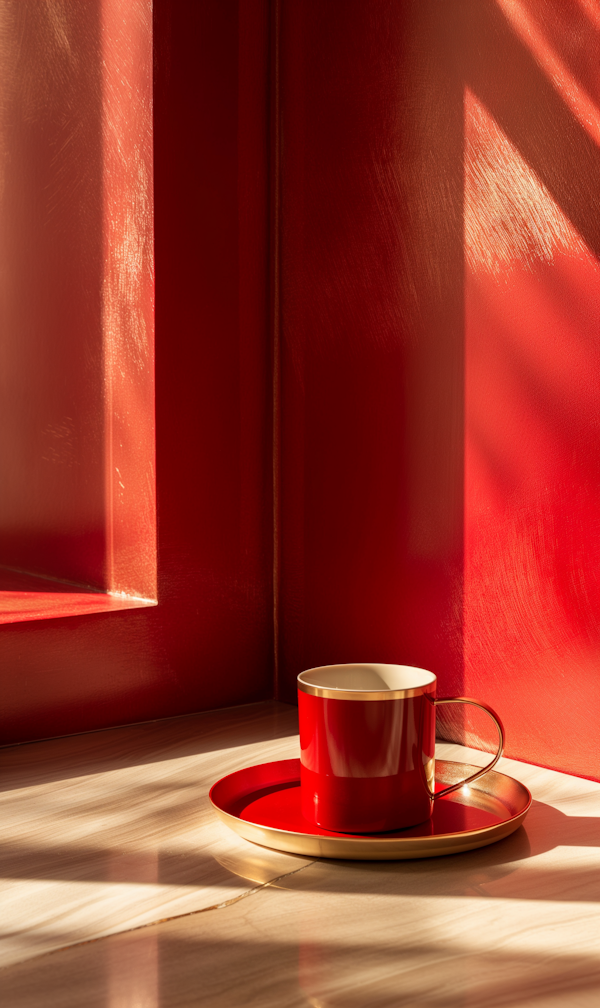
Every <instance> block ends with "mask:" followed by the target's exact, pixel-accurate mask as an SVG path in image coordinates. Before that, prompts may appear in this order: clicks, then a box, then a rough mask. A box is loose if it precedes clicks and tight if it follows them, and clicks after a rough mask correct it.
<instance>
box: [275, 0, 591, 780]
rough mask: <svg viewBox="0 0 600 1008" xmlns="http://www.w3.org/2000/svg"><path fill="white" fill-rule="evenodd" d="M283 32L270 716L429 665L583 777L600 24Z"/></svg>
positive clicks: (477, 0) (470, 11)
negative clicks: (276, 556) (334, 678)
mask: <svg viewBox="0 0 600 1008" xmlns="http://www.w3.org/2000/svg"><path fill="white" fill-rule="evenodd" d="M280 6H281V52H280V79H281V100H280V107H281V121H280V125H279V130H280V147H281V153H280V160H281V199H280V209H279V213H280V228H281V257H280V263H279V269H280V291H281V297H280V300H281V325H280V329H279V340H280V356H281V391H280V403H281V406H280V414H281V442H280V452H279V488H280V511H279V513H280V518H279V521H280V527H281V533H280V544H281V545H280V557H281V559H280V566H281V578H280V593H279V599H278V603H279V624H280V639H279V659H280V678H281V695H282V696H283V697H285V698H289V699H291V698H292V696H293V688H294V677H295V675H296V673H297V672H298V671H299V670H300V669H301V668H304V667H307V666H310V665H313V664H321V663H325V662H343V661H353V660H358V659H360V660H367V659H369V660H377V661H390V662H395V661H398V662H409V663H414V664H418V665H423V666H425V667H428V668H431V669H433V670H434V671H435V672H436V674H437V675H438V676H439V679H440V687H441V689H440V692H441V693H442V694H456V693H463V694H464V693H466V694H467V695H468V694H470V695H474V696H479V697H481V698H482V699H487V700H488V701H489V702H490V703H492V704H493V705H494V706H495V707H496V708H497V709H498V711H499V713H500V714H501V716H502V718H503V719H504V721H505V724H506V729H507V737H508V744H507V752H508V754H509V755H512V756H515V757H518V758H522V759H525V760H530V761H532V762H539V763H542V764H545V765H547V766H552V767H556V768H558V769H562V770H566V771H570V772H573V773H577V774H581V775H583V776H589V777H595V778H597V775H598V767H597V765H596V762H595V761H594V759H592V756H591V754H592V753H593V752H595V751H596V749H597V726H598V718H599V714H600V690H599V676H598V653H599V644H600V638H599V635H598V625H599V621H598V613H599V609H600V582H599V576H598V571H599V570H600V565H599V563H598V557H597V553H598V549H599V546H600V536H599V533H598V520H597V515H598V513H599V510H600V508H599V505H600V483H599V476H598V474H599V472H600V465H599V463H600V449H599V441H598V410H597V403H596V400H597V390H598V384H599V383H598V379H599V377H600V373H599V365H600V358H599V356H598V347H597V342H598V340H597V335H598V319H599V316H600V286H599V280H600V269H599V264H598V254H599V252H600V242H599V235H600V232H599V227H598V220H599V216H598V199H599V194H600V185H599V183H600V160H599V156H598V140H599V137H600V118H599V115H598V98H599V91H600V88H599V79H598V69H597V61H595V57H594V53H597V51H598V31H599V27H600V25H599V23H598V20H597V18H596V20H595V21H594V20H593V19H592V18H591V17H590V13H589V11H588V12H587V13H586V12H585V11H584V9H583V5H565V4H563V3H562V2H560V0H545V2H544V3H541V4H540V3H539V2H537V0H535V2H534V0H530V2H523V3H520V4H517V3H514V2H512V0H501V2H500V3H495V2H492V0H463V2H459V3H455V4H440V3H439V2H437V0H414V2H413V0H407V2H405V3H402V4H398V3H395V2H387V0H378V2H376V3H367V2H364V0H343V2H341V0H340V2H334V0H330V2H329V3H327V4H322V3H319V2H318V0H305V2H303V3H296V2H293V0H283V2H282V3H281V5H280ZM567 8H568V9H567ZM463 727H466V729H467V732H466V736H465V735H463V734H462V729H461V726H460V724H459V725H457V724H455V725H454V727H453V728H452V729H451V733H453V734H454V735H455V736H456V735H459V736H461V737H466V739H467V741H473V742H475V743H477V741H478V740H479V738H485V737H486V735H487V733H486V732H485V731H484V729H483V727H482V726H479V724H478V723H477V724H476V723H470V722H469V723H467V725H466V726H463Z"/></svg>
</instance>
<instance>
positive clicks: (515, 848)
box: [0, 703, 600, 1008]
mask: <svg viewBox="0 0 600 1008" xmlns="http://www.w3.org/2000/svg"><path fill="white" fill-rule="evenodd" d="M296 732H297V724H296V711H295V709H294V708H292V707H288V706H286V705H284V704H276V703H265V704H255V705H250V706H247V707H240V708H235V709H234V710H230V711H217V712H214V713H210V714H203V715H193V716H189V717H183V718H177V719H171V720H167V721H162V722H154V723H151V724H145V725H137V726H132V727H127V728H119V729H112V730H110V731H103V732H96V733H93V734H89V735H81V736H75V737H71V738H66V739H56V740H52V741H47V742H38V743H33V744H30V745H23V746H14V747H12V748H7V749H3V750H0V779H1V780H2V788H1V790H0V803H1V809H0V815H1V821H2V824H3V832H2V838H1V840H0V889H1V893H0V906H1V907H2V911H1V914H0V967H1V968H0V1004H1V1005H2V1008H38V1006H40V1008H81V1006H86V1008H175V1006H188V1005H189V1006H192V1005H193V1006H195V1005H204V1006H207V1008H212V1006H214V1008H238V1006H242V1005H243V1006H246V1005H248V1006H256V1008H296V1006H297V1008H301V1006H313V1008H400V1006H406V1008H500V1006H511V1008H526V1006H527V1008H529V1006H530V1008H592V1006H594V1008H597V1006H598V1005H599V1004H600V784H595V783H592V782H590V781H586V780H582V779H580V778H575V777H569V776H567V775H564V774H559V773H555V772H553V771H550V770H544V769H540V768H538V767H533V766H529V765H527V764H523V763H517V762H515V761H512V760H502V762H501V764H500V766H499V767H498V769H500V770H501V771H503V772H505V773H509V774H512V775H513V776H514V777H517V778H518V779H520V780H522V781H523V783H525V784H526V785H527V786H528V787H529V789H530V790H531V791H532V794H533V797H534V804H533V806H532V809H531V811H530V813H529V815H528V817H527V819H526V820H525V824H524V826H523V827H521V828H520V829H519V830H518V831H517V832H516V833H514V834H513V835H512V836H510V837H508V838H507V839H506V840H503V841H501V842H499V843H497V844H494V845H492V846H489V847H485V848H482V849H480V850H476V851H471V852H468V853H466V854H459V855H451V856H447V857H442V858H435V859H424V860H420V861H398V862H394V861H387V862H348V861H345V862H344V861H326V860H316V859H306V858H300V857H297V856H294V855H289V854H281V853H277V852H275V851H269V850H267V849H265V848H262V847H257V846H254V845H252V844H250V843H249V842H247V841H244V840H242V839H240V838H238V837H237V836H236V835H235V834H233V833H231V832H230V831H229V830H228V829H227V827H226V826H224V825H222V824H221V823H220V822H219V821H218V820H217V819H216V817H215V816H214V814H213V812H212V810H211V807H210V805H209V804H208V800H207V792H208V789H209V787H210V785H211V784H212V783H213V781H214V780H216V779H217V778H218V777H221V776H222V775H223V774H225V773H228V772H231V771H232V770H234V769H237V768H239V767H243V766H247V765H250V764H252V763H257V762H265V761H267V760H272V759H285V758H289V757H292V756H296V755H297V754H298V740H297V735H296ZM439 755H440V756H445V757H446V758H454V759H463V760H464V761H467V762H480V763H482V762H484V761H485V760H486V757H485V756H483V754H479V753H473V750H465V749H463V748H461V747H459V746H450V745H444V746H441V747H440V750H439Z"/></svg>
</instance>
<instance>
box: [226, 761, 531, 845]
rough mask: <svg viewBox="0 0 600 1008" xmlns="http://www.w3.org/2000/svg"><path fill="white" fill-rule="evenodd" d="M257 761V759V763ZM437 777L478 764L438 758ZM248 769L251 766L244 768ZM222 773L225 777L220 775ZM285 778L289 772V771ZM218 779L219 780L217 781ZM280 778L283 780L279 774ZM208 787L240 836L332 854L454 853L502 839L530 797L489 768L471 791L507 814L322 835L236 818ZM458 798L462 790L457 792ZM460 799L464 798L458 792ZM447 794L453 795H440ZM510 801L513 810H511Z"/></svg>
mask: <svg viewBox="0 0 600 1008" xmlns="http://www.w3.org/2000/svg"><path fill="white" fill-rule="evenodd" d="M291 762H293V761H291V760H275V761H272V762H271V763H267V764H263V766H269V765H272V766H273V767H275V766H277V765H278V764H279V765H281V764H288V765H289V764H290V763H291ZM259 765H260V764H259ZM435 768H436V780H437V781H439V783H441V784H453V783H456V781H458V780H460V779H462V778H464V777H468V776H469V775H470V774H471V773H474V772H475V770H476V769H477V767H476V766H474V765H472V764H469V763H462V762H458V761H455V760H436V764H435ZM244 769H245V770H246V771H248V770H251V769H253V767H246V768H244ZM243 772H244V770H238V771H235V772H234V774H228V775H227V777H233V776H234V775H235V774H242V773H243ZM222 779H223V778H222ZM288 781H289V776H288ZM218 783H220V782H217V784H218ZM281 783H282V784H283V783H284V780H283V778H282V779H281ZM215 787H216V785H214V787H213V789H211V795H210V801H211V804H212V806H213V808H214V809H215V812H216V814H217V815H218V817H219V819H220V820H221V821H222V822H223V823H225V825H226V826H228V827H229V828H230V829H232V830H233V831H234V832H235V833H237V834H238V836H241V837H243V838H244V839H245V840H249V841H251V842H252V843H255V844H258V845H260V846H261V847H268V848H270V849H272V850H278V851H283V852H285V853H288V854H299V855H302V856H304V857H317V858H333V859H336V860H352V861H356V860H361V861H367V860H368V861H378V860H390V861H391V860H413V859H416V858H426V857H441V856H443V855H445V854H458V853H463V852H466V851H468V850H475V849H476V848H478V847H485V846H487V845H488V844H492V843H496V842H498V841H499V840H503V839H505V838H506V837H507V836H510V834H511V833H514V832H515V830H517V829H518V828H519V826H520V825H521V823H522V822H523V820H524V819H525V816H526V815H527V813H528V811H529V809H530V807H531V802H532V796H531V793H530V792H529V790H528V788H526V787H525V785H524V784H522V783H521V782H520V781H518V780H516V779H515V778H514V777H510V776H509V775H508V774H503V773H501V772H499V771H497V770H490V771H488V773H486V774H485V775H484V776H482V777H480V778H478V779H477V780H476V781H473V782H472V783H471V784H470V785H469V794H473V793H474V794H475V796H476V797H477V796H482V797H484V796H485V797H487V798H488V799H489V798H491V799H493V800H494V801H495V802H498V803H499V804H500V805H502V806H503V807H504V808H506V811H507V817H506V819H503V820H501V821H500V822H498V823H494V824H493V825H491V826H483V827H479V828H477V829H472V830H464V831H459V832H455V833H440V834H437V835H430V836H425V837H415V836H412V837H401V836H398V835H395V836H393V837H390V836H389V835H385V834H383V835H379V836H377V835H373V834H371V835H365V836H364V837H363V836H356V835H342V834H336V835H333V836H325V835H322V834H316V833H299V832H297V831H295V830H285V829H282V828H280V827H276V826H262V825H260V824H259V823H251V822H248V821H246V820H245V819H240V818H238V817H237V816H235V815H233V814H232V813H230V812H227V811H226V810H225V809H223V808H221V807H220V806H219V804H218V803H217V801H216V800H215V798H214V797H213V792H214V788H215ZM455 794H456V795H457V798H458V797H459V796H461V792H460V791H458V792H455ZM462 798H463V801H462V802H461V804H470V803H469V802H465V801H464V798H465V795H464V794H463V795H462ZM444 800H451V799H444ZM511 807H512V814H511Z"/></svg>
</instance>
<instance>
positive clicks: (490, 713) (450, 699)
mask: <svg viewBox="0 0 600 1008" xmlns="http://www.w3.org/2000/svg"><path fill="white" fill-rule="evenodd" d="M434 703H435V705H436V707H437V706H438V705H439V704H451V703H467V704H472V705H473V707H479V709H480V710H482V711H485V713H486V714H487V715H488V716H489V717H491V719H492V721H493V722H494V724H495V725H496V728H497V729H498V752H497V753H496V755H495V756H494V758H493V760H492V761H491V763H487V764H486V766H484V767H481V769H480V770H478V771H477V773H474V774H471V776H470V777H466V778H465V780H461V781H459V782H458V784H451V785H450V787H447V788H444V789H443V791H437V792H436V793H435V794H432V795H431V797H432V798H443V796H444V795H447V794H450V793H451V792H452V791H458V789H459V788H461V787H464V786H465V784H470V783H471V781H474V780H477V778H478V777H483V775H484V774H485V773H487V772H488V770H491V769H492V767H495V766H496V763H497V762H498V760H499V759H500V757H501V756H502V751H503V749H504V728H503V727H502V722H501V720H500V718H499V717H498V715H497V714H496V712H495V711H493V710H492V708H491V707H488V706H487V704H484V703H480V701H479V700H469V698H468V697H442V698H441V699H440V700H434Z"/></svg>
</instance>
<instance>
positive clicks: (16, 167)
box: [0, 0, 156, 599]
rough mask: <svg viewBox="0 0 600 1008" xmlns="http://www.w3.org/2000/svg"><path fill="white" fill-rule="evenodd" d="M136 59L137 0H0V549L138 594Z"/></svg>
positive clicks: (28, 563) (141, 12)
mask: <svg viewBox="0 0 600 1008" xmlns="http://www.w3.org/2000/svg"><path fill="white" fill-rule="evenodd" d="M125 8H126V17H124V10H125ZM151 75H152V37H151V5H150V4H149V3H148V2H147V0H134V2H133V3H127V4H124V3H123V0H102V2H100V0H86V2H82V3H77V4H64V3H63V2H62V0H48V2H47V3H44V4H23V3H20V2H19V0H6V2H4V3H3V4H2V8H1V10H0V92H1V97H0V215H1V219H2V228H1V233H0V326H1V328H2V341H1V345H0V475H1V479H2V495H1V499H0V564H2V565H3V566H6V567H10V568H16V569H17V570H18V571H20V572H23V571H27V572H29V573H31V574H34V575H41V576H47V577H51V578H56V579H59V580H63V581H67V582H71V583H73V584H75V585H81V586H88V587H90V588H93V589H100V590H102V589H104V590H110V591H115V592H122V593H125V594H129V595H135V596H139V597H144V598H147V599H152V598H155V597H156V556H155V553H156V546H155V529H154V524H155V518H154V474H153V457H154V443H153V317H152V280H153V278H152V204H151V183H152V157H151V142H152V124H151V112H152V110H151V93H152V92H151V88H152V81H151Z"/></svg>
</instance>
